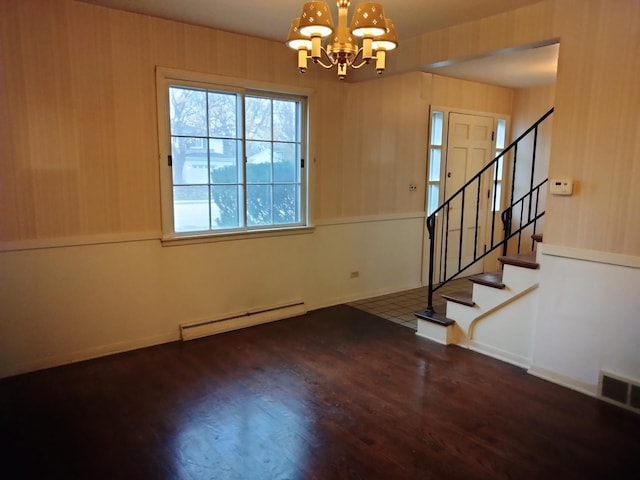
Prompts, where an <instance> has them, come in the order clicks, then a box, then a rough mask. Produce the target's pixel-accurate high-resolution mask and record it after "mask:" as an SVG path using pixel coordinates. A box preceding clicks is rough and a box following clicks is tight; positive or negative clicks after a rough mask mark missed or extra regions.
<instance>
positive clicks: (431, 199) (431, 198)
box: [427, 184, 440, 215]
mask: <svg viewBox="0 0 640 480" xmlns="http://www.w3.org/2000/svg"><path fill="white" fill-rule="evenodd" d="M439 201H440V186H439V185H437V184H436V185H433V184H430V185H429V187H428V192H427V215H431V214H432V213H433V212H434V211H435V210H436V208H438V206H439V205H438V202H439Z"/></svg>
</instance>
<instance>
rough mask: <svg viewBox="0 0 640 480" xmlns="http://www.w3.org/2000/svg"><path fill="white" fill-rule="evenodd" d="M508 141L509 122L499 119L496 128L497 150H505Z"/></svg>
mask: <svg viewBox="0 0 640 480" xmlns="http://www.w3.org/2000/svg"><path fill="white" fill-rule="evenodd" d="M506 139H507V121H506V120H505V119H504V118H500V119H498V125H497V126H496V148H500V149H503V148H504V143H505V140H506Z"/></svg>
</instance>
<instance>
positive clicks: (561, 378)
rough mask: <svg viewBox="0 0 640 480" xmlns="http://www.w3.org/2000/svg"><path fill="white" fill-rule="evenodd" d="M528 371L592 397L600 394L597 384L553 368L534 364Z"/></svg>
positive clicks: (535, 375)
mask: <svg viewBox="0 0 640 480" xmlns="http://www.w3.org/2000/svg"><path fill="white" fill-rule="evenodd" d="M527 373H529V374H531V375H533V376H534V377H538V378H541V379H543V380H546V381H548V382H551V383H555V384H556V385H560V386H562V387H566V388H569V389H571V390H574V391H576V392H580V393H584V394H585V395H589V396H590V397H594V398H597V396H598V386H597V385H592V384H590V383H585V382H581V381H580V380H576V379H575V378H571V377H567V376H565V375H562V374H560V373H557V372H554V371H552V370H547V369H546V368H542V367H537V366H535V365H534V366H532V367H531V368H529V370H527Z"/></svg>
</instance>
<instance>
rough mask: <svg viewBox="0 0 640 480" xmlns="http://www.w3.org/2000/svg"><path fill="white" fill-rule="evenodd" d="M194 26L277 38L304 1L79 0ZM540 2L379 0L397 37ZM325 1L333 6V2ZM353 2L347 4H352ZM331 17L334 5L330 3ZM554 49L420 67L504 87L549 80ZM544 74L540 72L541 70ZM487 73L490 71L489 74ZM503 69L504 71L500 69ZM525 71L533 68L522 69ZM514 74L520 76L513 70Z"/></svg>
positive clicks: (543, 82) (509, 0)
mask: <svg viewBox="0 0 640 480" xmlns="http://www.w3.org/2000/svg"><path fill="white" fill-rule="evenodd" d="M80 1H83V2H86V3H93V4H95V5H101V6H105V7H110V8H116V9H120V10H127V11H130V12H136V13H142V14H145V15H151V16H156V17H161V18H167V19H171V20H177V21H181V22H185V23H190V24H194V25H202V26H207V27H213V28H216V29H219V30H225V31H229V32H236V33H241V34H245V35H250V36H254V37H260V38H265V39H269V40H276V41H283V42H284V40H285V39H286V35H287V33H288V31H289V25H290V23H291V20H292V19H293V18H294V17H298V16H299V15H300V11H301V9H302V5H303V3H304V0H269V1H265V0H80ZM539 1H540V0H473V1H470V0H380V3H382V5H383V7H384V10H385V15H386V16H387V17H389V18H391V19H393V21H394V23H395V25H396V28H397V30H398V37H399V43H400V47H399V48H401V47H402V41H403V39H408V38H411V37H414V36H417V35H421V34H424V33H426V32H430V31H434V30H439V29H442V28H446V27H449V26H451V25H457V24H460V23H465V22H469V21H472V20H477V19H480V18H484V17H488V16H490V15H495V14H498V13H501V12H505V11H508V10H514V9H516V8H520V7H523V6H526V5H530V4H533V3H537V2H539ZM328 3H329V4H330V5H331V6H333V4H334V2H333V1H331V0H329V1H328ZM356 3H359V2H358V1H354V2H352V7H351V8H353V5H354V4H356ZM333 16H334V20H336V21H337V7H333ZM555 63H557V48H556V47H552V48H536V49H531V50H524V51H517V52H510V53H508V54H505V55H491V56H488V57H483V58H481V59H473V60H470V61H465V62H457V63H455V64H451V65H446V66H431V67H429V68H427V69H426V71H430V72H434V73H439V74H442V75H448V76H454V77H459V78H467V79H470V80H477V81H482V82H485V83H495V84H498V85H504V86H510V87H522V86H532V85H538V84H545V83H553V81H554V79H555V70H554V71H553V72H551V73H549V69H550V65H555ZM543 71H544V72H547V73H546V75H543V73H542V72H543ZM490 72H494V73H493V74H492V73H490ZM505 72H506V73H505ZM525 72H533V73H536V75H533V73H526V74H525ZM518 73H520V74H518Z"/></svg>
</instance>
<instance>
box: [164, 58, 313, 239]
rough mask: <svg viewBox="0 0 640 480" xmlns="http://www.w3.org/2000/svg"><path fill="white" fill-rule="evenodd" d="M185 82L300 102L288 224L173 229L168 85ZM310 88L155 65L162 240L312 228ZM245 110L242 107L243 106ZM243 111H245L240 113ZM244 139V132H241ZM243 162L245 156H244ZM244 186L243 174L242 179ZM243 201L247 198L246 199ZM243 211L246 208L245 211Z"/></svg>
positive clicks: (203, 86) (257, 233)
mask: <svg viewBox="0 0 640 480" xmlns="http://www.w3.org/2000/svg"><path fill="white" fill-rule="evenodd" d="M170 86H184V87H189V86H191V87H194V88H204V89H209V90H225V91H229V92H238V93H240V94H241V95H242V96H243V98H244V96H252V95H261V94H262V95H265V96H269V97H273V98H277V97H281V98H287V97H289V98H291V97H297V98H296V99H297V100H299V101H300V102H301V125H302V131H301V145H300V151H301V159H302V160H303V165H302V166H301V168H300V212H299V215H300V218H299V221H298V222H296V223H295V224H291V225H260V226H247V225H246V220H245V222H244V225H243V226H241V227H239V228H234V229H227V230H201V231H192V232H176V231H175V230H174V213H173V208H174V203H173V173H172V166H171V165H170V161H169V158H170V155H171V128H170V121H169V118H170V117H169V108H170V107H169V87H170ZM311 94H312V91H311V90H310V89H305V88H296V87H288V86H282V85H275V84H270V83H264V82H255V81H250V80H247V79H239V78H233V77H222V76H218V75H210V74H201V73H195V72H189V71H183V70H177V69H172V68H166V67H156V95H157V108H158V110H157V113H158V159H159V164H160V193H161V206H162V240H163V243H164V244H168V245H171V244H173V243H198V242H201V241H215V240H227V239H232V238H235V237H237V238H248V237H261V236H272V235H286V234H297V233H308V232H310V231H313V227H312V226H311V225H310V222H309V194H308V191H309V189H308V185H309V170H310V168H309V167H310V162H309V161H308V158H309V153H308V136H309V121H308V118H309V112H308V110H309V103H310V102H309V97H310V96H311ZM242 108H243V110H244V107H242ZM243 114H244V113H243ZM242 137H243V141H246V140H245V139H244V132H243V133H242ZM244 161H245V163H246V158H245V159H244ZM243 183H244V189H245V190H246V185H247V182H246V178H245V179H243ZM245 205H246V202H245ZM244 215H246V212H244Z"/></svg>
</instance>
